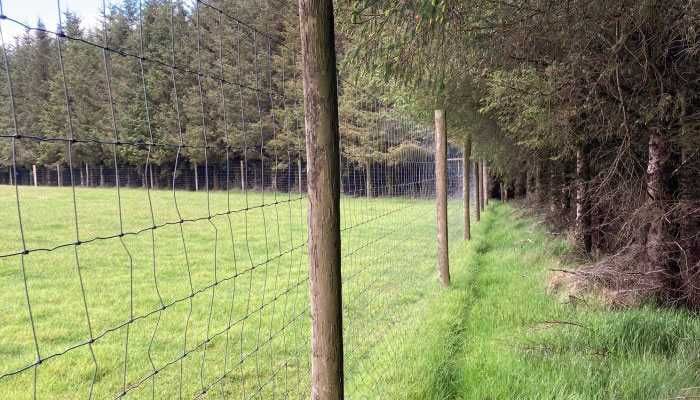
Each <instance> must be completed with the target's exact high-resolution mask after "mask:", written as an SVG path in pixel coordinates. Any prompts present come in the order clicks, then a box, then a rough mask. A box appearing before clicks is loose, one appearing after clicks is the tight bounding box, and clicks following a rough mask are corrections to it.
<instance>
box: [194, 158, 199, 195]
mask: <svg viewBox="0 0 700 400" xmlns="http://www.w3.org/2000/svg"><path fill="white" fill-rule="evenodd" d="M194 191H195V192H199V174H198V172H197V163H196V162H195V163H194Z"/></svg>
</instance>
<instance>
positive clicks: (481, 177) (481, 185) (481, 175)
mask: <svg viewBox="0 0 700 400" xmlns="http://www.w3.org/2000/svg"><path fill="white" fill-rule="evenodd" d="M477 162H478V163H479V194H480V195H481V199H480V203H479V205H480V206H481V211H484V209H485V207H486V193H485V191H484V188H485V186H484V160H479V161H477Z"/></svg>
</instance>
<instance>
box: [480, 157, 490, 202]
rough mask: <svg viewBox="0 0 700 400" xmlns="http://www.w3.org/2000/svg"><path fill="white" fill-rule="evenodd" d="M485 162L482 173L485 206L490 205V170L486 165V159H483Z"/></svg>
mask: <svg viewBox="0 0 700 400" xmlns="http://www.w3.org/2000/svg"><path fill="white" fill-rule="evenodd" d="M481 162H482V163H483V166H484V167H483V168H482V172H481V174H482V175H483V177H484V207H486V206H487V205H489V171H488V167H487V166H486V160H481Z"/></svg>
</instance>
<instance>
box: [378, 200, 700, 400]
mask: <svg viewBox="0 0 700 400" xmlns="http://www.w3.org/2000/svg"><path fill="white" fill-rule="evenodd" d="M473 237H474V239H473V240H472V241H471V242H470V243H469V244H468V245H467V246H466V247H464V248H461V249H458V250H457V254H454V255H453V257H452V264H451V269H452V273H453V277H454V279H453V286H452V287H451V288H450V289H449V290H446V291H444V292H443V293H442V294H441V295H440V296H439V297H436V298H434V299H432V300H431V302H430V303H429V304H426V306H425V307H424V308H422V310H423V313H422V314H421V315H415V316H414V318H415V321H416V325H415V326H416V327H417V328H416V329H412V328H411V327H410V326H409V327H408V329H406V336H405V337H404V338H403V340H402V347H401V349H402V356H399V357H398V358H400V359H402V364H401V366H400V367H399V368H394V369H388V372H387V380H386V382H387V386H386V387H382V388H381V390H382V392H383V393H387V394H389V395H388V396H387V397H383V398H411V399H465V400H466V399H475V400H476V399H479V400H484V399H494V400H495V399H557V400H559V399H581V400H583V399H630V400H633V399H670V398H673V399H693V398H698V396H700V388H698V387H699V386H700V318H699V317H698V316H696V315H691V314H690V313H688V312H686V311H683V310H669V309H658V308H654V307H652V306H645V307H643V308H640V309H628V310H615V311H614V310H609V309H606V308H605V307H603V306H602V305H599V304H594V303H589V304H582V303H580V302H579V303H576V302H574V303H568V302H567V303H562V302H561V301H560V300H558V299H556V298H554V297H552V296H550V295H548V294H547V293H546V285H547V277H548V273H549V269H550V268H554V267H556V266H557V265H558V263H560V262H561V261H560V257H559V255H560V254H561V253H563V252H564V251H566V244H565V243H564V242H562V241H560V240H557V239H552V237H551V236H548V235H547V234H546V233H545V232H544V231H543V230H542V228H540V227H538V226H537V225H536V224H534V222H533V221H531V220H528V219H524V218H521V217H519V216H516V212H515V210H514V209H513V208H511V207H509V206H506V205H499V204H496V205H494V206H492V207H490V208H489V210H488V212H486V213H485V214H484V216H483V218H482V221H481V222H480V223H479V224H477V225H476V227H475V229H474V231H473ZM418 321H420V322H421V323H418ZM377 357H378V359H379V360H377V361H376V362H379V363H381V359H382V355H381V354H379V355H378V356H377ZM367 398H379V397H376V396H375V397H373V396H371V395H368V396H367Z"/></svg>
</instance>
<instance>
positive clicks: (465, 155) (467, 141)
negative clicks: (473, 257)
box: [462, 133, 472, 240]
mask: <svg viewBox="0 0 700 400" xmlns="http://www.w3.org/2000/svg"><path fill="white" fill-rule="evenodd" d="M471 154H472V135H471V133H467V136H466V137H465V138H464V150H463V151H462V192H463V195H462V197H463V199H462V201H464V207H463V209H464V240H469V239H470V238H471V221H470V215H469V162H470V161H469V158H470V157H471Z"/></svg>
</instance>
